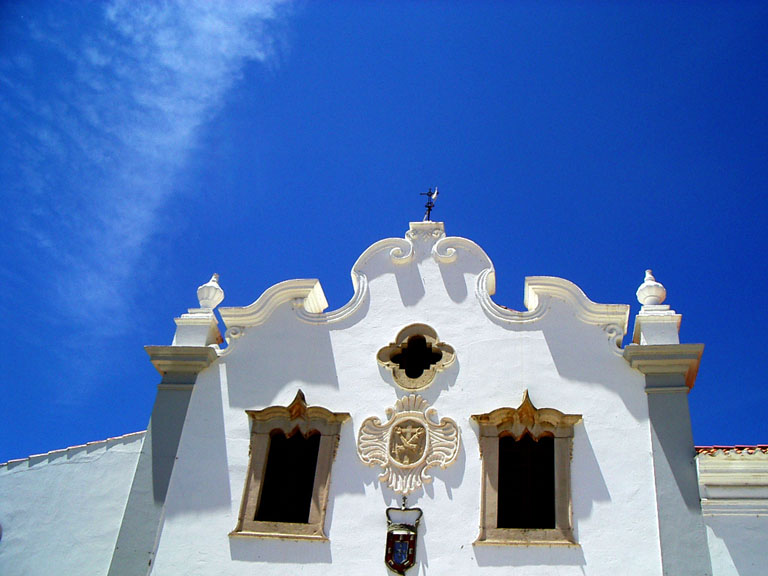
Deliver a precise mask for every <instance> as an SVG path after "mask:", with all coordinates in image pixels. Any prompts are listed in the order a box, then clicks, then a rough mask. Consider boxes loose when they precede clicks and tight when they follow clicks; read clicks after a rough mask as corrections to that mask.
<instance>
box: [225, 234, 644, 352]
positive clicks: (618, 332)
mask: <svg viewBox="0 0 768 576" xmlns="http://www.w3.org/2000/svg"><path fill="white" fill-rule="evenodd" d="M462 251H463V252H465V253H468V254H471V255H472V256H473V257H474V258H475V259H476V260H478V261H479V262H480V266H481V267H484V268H483V269H482V270H481V272H480V273H479V274H478V276H477V282H476V286H475V294H476V297H477V298H478V300H479V302H480V305H481V307H482V308H483V310H485V312H486V313H487V314H488V315H490V316H491V317H493V318H494V319H496V320H499V321H502V322H506V323H528V322H533V321H536V320H538V319H539V318H541V317H542V316H544V314H546V312H547V311H548V309H549V306H548V304H549V301H550V299H552V298H555V299H559V300H562V301H565V302H567V303H568V304H569V305H570V306H571V307H572V308H573V310H574V313H575V315H576V317H577V318H579V319H580V320H581V321H582V322H584V323H586V324H592V325H595V326H600V327H601V328H602V329H603V330H604V331H605V333H606V336H607V338H608V340H609V342H610V343H611V344H612V347H613V348H615V351H616V352H617V353H619V354H620V353H621V351H620V349H619V347H620V346H621V341H622V339H623V337H624V335H625V334H626V331H627V325H628V321H629V306H628V305H626V304H598V303H596V302H592V301H591V300H590V299H589V298H587V296H586V295H585V294H584V292H583V291H582V290H581V289H580V288H579V287H578V286H576V285H575V284H573V283H571V282H569V281H567V280H564V279H562V278H555V277H549V276H532V277H528V278H526V280H525V299H524V303H525V306H526V308H528V310H527V311H524V312H519V311H516V310H510V309H508V308H505V307H502V306H499V305H498V304H496V303H495V302H493V300H492V299H491V296H492V295H493V294H494V293H495V291H496V273H495V270H494V268H493V263H492V262H491V259H490V258H489V257H488V255H487V254H486V253H485V251H484V250H483V249H482V248H481V247H480V246H478V245H477V244H476V243H475V242H473V241H472V240H469V239H467V238H462V237H459V236H446V235H445V226H444V224H443V223H442V222H431V221H430V222H411V223H410V227H409V229H408V231H407V232H406V234H405V238H385V239H383V240H379V241H378V242H375V243H374V244H372V245H371V246H369V247H368V248H367V249H366V250H365V251H364V252H363V253H362V254H361V255H360V257H359V258H358V259H357V261H356V262H355V264H354V266H353V267H352V272H351V276H352V286H353V288H354V294H353V295H352V298H351V299H350V300H349V302H347V303H346V304H345V305H344V306H342V307H341V308H339V309H337V310H333V311H330V312H324V310H325V309H326V308H327V306H328V303H327V301H326V299H325V295H324V294H323V291H322V288H321V286H320V282H319V281H318V280H315V279H307V280H289V281H286V282H281V283H279V284H276V285H274V286H272V287H271V288H269V289H267V290H266V291H265V292H264V293H263V294H262V295H261V296H260V297H259V298H258V299H257V300H256V301H255V302H254V303H252V304H250V305H249V306H246V307H221V308H219V313H220V314H221V318H222V320H223V321H224V323H225V325H226V327H227V340H228V341H231V340H233V339H236V338H238V337H239V336H241V335H242V334H243V332H244V330H245V329H246V328H248V327H249V326H258V325H260V324H262V323H264V322H265V321H266V320H267V318H269V316H270V315H271V314H272V313H273V312H274V311H275V309H276V308H277V307H278V306H280V305H282V304H285V303H288V302H290V303H292V304H293V310H294V313H295V314H296V316H297V317H298V318H300V319H301V320H302V321H304V322H307V323H309V324H331V323H335V322H340V321H342V320H345V319H347V318H349V317H350V316H352V315H353V314H354V313H355V312H356V311H357V310H358V309H359V308H360V306H361V305H362V304H363V303H364V302H365V301H366V299H367V297H368V278H367V276H366V274H365V273H364V272H363V269H364V268H365V266H366V264H367V263H368V262H369V261H370V260H371V259H373V258H374V257H376V256H378V255H379V254H381V253H382V252H385V253H388V256H389V259H390V261H391V262H392V264H394V265H395V266H399V265H402V264H408V263H411V262H413V261H414V260H417V259H424V258H429V257H431V258H432V259H434V260H435V261H436V262H438V263H439V264H451V263H453V262H456V261H457V259H458V258H459V255H460V252H462ZM225 353H226V352H223V354H225Z"/></svg>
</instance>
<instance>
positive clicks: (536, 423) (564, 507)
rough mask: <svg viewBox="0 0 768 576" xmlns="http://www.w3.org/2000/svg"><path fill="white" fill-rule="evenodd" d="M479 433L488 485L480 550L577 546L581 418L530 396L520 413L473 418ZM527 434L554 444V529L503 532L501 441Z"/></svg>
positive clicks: (501, 410) (504, 410)
mask: <svg viewBox="0 0 768 576" xmlns="http://www.w3.org/2000/svg"><path fill="white" fill-rule="evenodd" d="M471 418H472V420H474V421H475V422H476V423H477V424H478V426H479V428H480V455H481V457H482V459H483V484H482V500H481V510H480V533H479V535H478V537H477V540H476V541H475V544H491V545H518V546H535V545H545V546H578V543H577V542H576V540H575V538H574V535H573V519H572V502H571V453H572V446H573V427H574V426H575V425H576V424H577V423H578V422H580V421H581V414H563V413H562V412H560V411H559V410H555V409H554V408H540V409H539V408H536V407H535V406H534V405H533V403H532V402H531V400H530V398H529V397H528V391H527V390H526V392H525V395H524V397H523V402H522V403H521V404H520V406H519V407H518V408H498V409H496V410H494V411H493V412H489V413H487V414H475V415H473V416H472V417H471ZM524 434H530V435H531V436H532V437H533V438H534V439H538V438H541V437H544V436H552V437H553V438H554V452H555V528H498V527H497V526H498V522H497V517H498V490H499V488H498V478H499V438H501V437H502V436H513V437H514V438H515V439H516V440H519V439H520V438H521V437H522V436H523V435H524Z"/></svg>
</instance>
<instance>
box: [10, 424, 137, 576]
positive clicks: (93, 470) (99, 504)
mask: <svg viewBox="0 0 768 576" xmlns="http://www.w3.org/2000/svg"><path fill="white" fill-rule="evenodd" d="M143 439H144V433H143V432H141V433H137V434H129V435H127V436H122V437H120V438H113V439H110V440H107V441H104V442H95V443H93V444H88V445H86V446H80V447H75V448H70V449H67V450H60V451H56V452H51V453H49V454H44V455H40V456H32V457H31V458H28V459H26V460H18V461H11V462H9V463H7V464H4V465H2V466H0V525H2V540H0V574H3V576H38V575H39V576H50V575H51V574H77V575H83V576H90V575H94V576H97V575H98V576H101V575H105V574H106V573H107V571H108V570H109V563H110V561H111V559H112V552H113V550H114V546H115V541H116V539H117V533H118V531H119V529H120V522H121V521H122V518H123V510H124V508H125V503H126V500H127V498H128V491H129V489H130V487H131V482H132V481H133V473H134V470H135V468H136V462H137V460H138V456H139V452H140V451H141V445H142V442H143Z"/></svg>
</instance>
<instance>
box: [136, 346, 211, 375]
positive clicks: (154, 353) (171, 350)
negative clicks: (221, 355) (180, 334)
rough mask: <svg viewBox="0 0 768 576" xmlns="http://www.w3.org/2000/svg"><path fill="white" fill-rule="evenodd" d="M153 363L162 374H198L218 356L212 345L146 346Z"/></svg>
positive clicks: (145, 348)
mask: <svg viewBox="0 0 768 576" xmlns="http://www.w3.org/2000/svg"><path fill="white" fill-rule="evenodd" d="M144 350H146V351H147V354H148V355H149V358H150V360H151V361H152V364H153V365H154V367H155V368H156V369H157V371H158V372H160V374H162V375H164V376H165V375H166V374H175V373H179V374H197V373H199V372H201V371H202V370H204V369H205V368H207V367H208V366H210V365H211V363H212V362H213V361H214V360H216V358H218V354H217V353H216V349H215V348H213V347H211V346H144Z"/></svg>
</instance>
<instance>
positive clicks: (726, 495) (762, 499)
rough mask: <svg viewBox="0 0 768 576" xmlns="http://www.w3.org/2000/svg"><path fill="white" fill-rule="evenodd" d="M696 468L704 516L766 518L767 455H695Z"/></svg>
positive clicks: (767, 509) (767, 500) (720, 453)
mask: <svg viewBox="0 0 768 576" xmlns="http://www.w3.org/2000/svg"><path fill="white" fill-rule="evenodd" d="M696 465H697V468H698V472H699V493H700V494H701V498H702V500H701V502H702V509H703V511H704V513H705V514H717V515H755V514H760V515H763V514H768V454H766V453H764V452H761V451H756V452H754V453H747V452H742V453H736V452H734V451H730V452H727V453H724V452H714V453H706V454H699V455H698V456H697V457H696Z"/></svg>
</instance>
